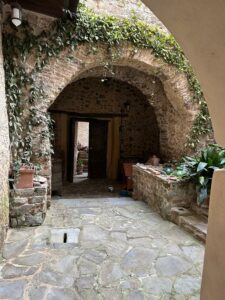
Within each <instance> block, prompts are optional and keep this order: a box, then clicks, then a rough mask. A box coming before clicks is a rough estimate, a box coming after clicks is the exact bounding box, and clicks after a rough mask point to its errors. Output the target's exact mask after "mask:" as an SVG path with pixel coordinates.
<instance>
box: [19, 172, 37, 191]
mask: <svg viewBox="0 0 225 300" xmlns="http://www.w3.org/2000/svg"><path fill="white" fill-rule="evenodd" d="M33 179H34V170H33V169H30V168H26V167H22V168H20V170H19V174H18V178H17V180H16V188H17V189H28V188H32V187H33Z"/></svg>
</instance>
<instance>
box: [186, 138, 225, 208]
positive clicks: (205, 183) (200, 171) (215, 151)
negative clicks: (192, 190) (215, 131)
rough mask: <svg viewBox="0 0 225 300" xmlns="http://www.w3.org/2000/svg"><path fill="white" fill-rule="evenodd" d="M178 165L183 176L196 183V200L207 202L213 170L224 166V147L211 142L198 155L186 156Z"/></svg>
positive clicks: (200, 202)
mask: <svg viewBox="0 0 225 300" xmlns="http://www.w3.org/2000/svg"><path fill="white" fill-rule="evenodd" d="M180 167H183V175H182V177H183V178H190V179H191V180H192V181H193V182H194V183H195V184H196V192H197V202H198V204H199V205H203V204H206V205H207V204H208V203H207V202H209V195H210V191H211V185H212V177H213V173H214V171H215V170H218V169H223V168H225V149H223V148H221V147H220V146H218V145H215V144H212V145H209V146H208V147H207V148H205V149H203V150H202V151H201V152H200V154H199V155H198V156H193V157H190V156H186V157H184V158H183V162H182V163H181V165H180Z"/></svg>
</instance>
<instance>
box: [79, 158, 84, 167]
mask: <svg viewBox="0 0 225 300" xmlns="http://www.w3.org/2000/svg"><path fill="white" fill-rule="evenodd" d="M83 165H84V162H83V160H82V159H78V160H77V166H78V167H81V168H82V167H83Z"/></svg>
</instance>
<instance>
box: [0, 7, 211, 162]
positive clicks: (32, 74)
mask: <svg viewBox="0 0 225 300" xmlns="http://www.w3.org/2000/svg"><path fill="white" fill-rule="evenodd" d="M99 42H100V43H103V44H105V45H106V46H107V47H108V50H109V53H111V57H112V59H115V60H116V59H117V58H116V57H114V58H113V55H115V53H117V52H118V51H117V50H116V49H119V48H120V47H119V46H120V45H122V44H123V43H124V42H128V43H131V44H132V45H133V46H134V51H135V50H136V49H140V48H148V49H152V50H153V52H154V54H155V56H156V57H158V58H160V59H162V60H163V61H164V62H166V63H167V64H171V65H173V66H175V67H176V68H177V69H178V70H179V71H181V72H183V73H185V75H186V77H187V80H188V82H189V85H190V89H191V91H192V93H193V103H197V104H198V105H199V113H198V115H197V116H196V119H195V121H194V124H193V128H192V130H191V133H190V136H189V137H187V144H186V146H187V147H189V148H192V149H196V148H197V146H198V143H199V141H200V139H201V137H202V136H204V135H205V134H207V133H209V132H211V130H212V127H211V121H210V116H209V113H208V109H207V105H206V102H205V99H204V96H203V93H202V91H201V88H200V85H199V83H198V81H197V79H196V77H195V76H194V73H193V70H192V68H191V66H190V63H189V62H188V60H187V59H186V57H185V55H184V53H183V51H182V49H181V48H180V47H179V45H178V44H177V43H176V41H175V39H174V37H173V36H172V35H171V34H168V33H164V32H162V31H161V30H160V28H158V27H157V26H151V25H148V24H146V23H145V22H143V21H140V20H138V19H137V18H136V17H135V16H134V15H133V16H132V17H131V18H126V19H118V18H115V17H113V16H103V15H97V14H95V13H94V12H93V11H92V10H91V9H88V8H87V7H86V6H85V5H84V4H80V5H79V10H78V12H77V15H76V16H73V15H72V14H71V13H70V12H68V11H67V12H65V14H64V16H63V17H62V18H60V19H58V20H56V21H55V22H54V24H53V26H52V28H51V29H50V30H49V31H42V32H41V33H40V34H37V35H36V34H34V33H33V32H32V29H31V27H30V26H29V24H28V23H27V22H25V21H24V22H23V24H22V26H20V27H19V28H18V29H17V28H15V27H13V25H10V20H8V21H7V22H6V23H5V24H4V31H3V51H4V68H5V75H6V95H7V103H8V115H9V128H10V140H11V153H12V160H13V162H14V166H17V167H18V166H20V165H21V163H26V164H29V163H31V161H32V159H33V158H34V157H35V156H37V157H45V156H48V155H49V154H50V153H51V151H52V150H50V152H46V153H43V152H41V151H39V153H35V152H34V151H33V140H32V132H33V130H34V128H35V127H39V126H40V125H45V126H44V127H43V126H42V127H43V128H49V127H52V122H51V119H50V116H49V115H48V113H46V114H43V112H39V111H37V108H36V105H35V103H36V101H37V100H38V101H40V99H43V98H44V91H43V88H42V86H41V85H40V84H39V85H37V84H36V82H35V78H36V75H37V74H38V73H39V72H41V70H42V69H43V67H44V66H45V65H46V64H47V63H48V62H49V59H50V58H51V57H57V56H58V55H59V54H60V53H61V52H62V51H63V50H65V49H71V50H72V51H73V50H74V49H76V48H77V47H78V46H79V45H81V44H84V43H86V44H89V45H90V47H91V49H92V51H93V52H97V49H98V43H99ZM112 53H114V54H112ZM30 55H34V57H35V64H34V66H33V67H29V68H28V67H27V66H26V62H27V60H28V58H29V56H30ZM41 138H43V139H49V138H52V134H51V131H50V130H48V129H46V130H44V131H42V132H41Z"/></svg>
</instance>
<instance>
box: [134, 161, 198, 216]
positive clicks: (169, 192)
mask: <svg viewBox="0 0 225 300" xmlns="http://www.w3.org/2000/svg"><path fill="white" fill-rule="evenodd" d="M133 184H134V187H133V189H134V190H133V198H134V199H135V200H143V201H145V202H147V203H148V204H149V206H150V207H151V208H152V209H154V210H155V211H157V212H159V213H160V215H161V216H162V217H163V218H165V219H169V220H171V221H172V214H171V210H172V208H173V207H185V208H189V207H190V206H191V203H192V202H193V201H194V200H195V199H196V193H195V189H194V186H193V184H192V183H190V182H187V181H178V180H177V181H174V180H171V179H170V177H169V176H165V175H164V176H163V175H156V174H154V173H152V172H151V171H149V170H148V169H145V167H144V166H138V165H136V166H133Z"/></svg>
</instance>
